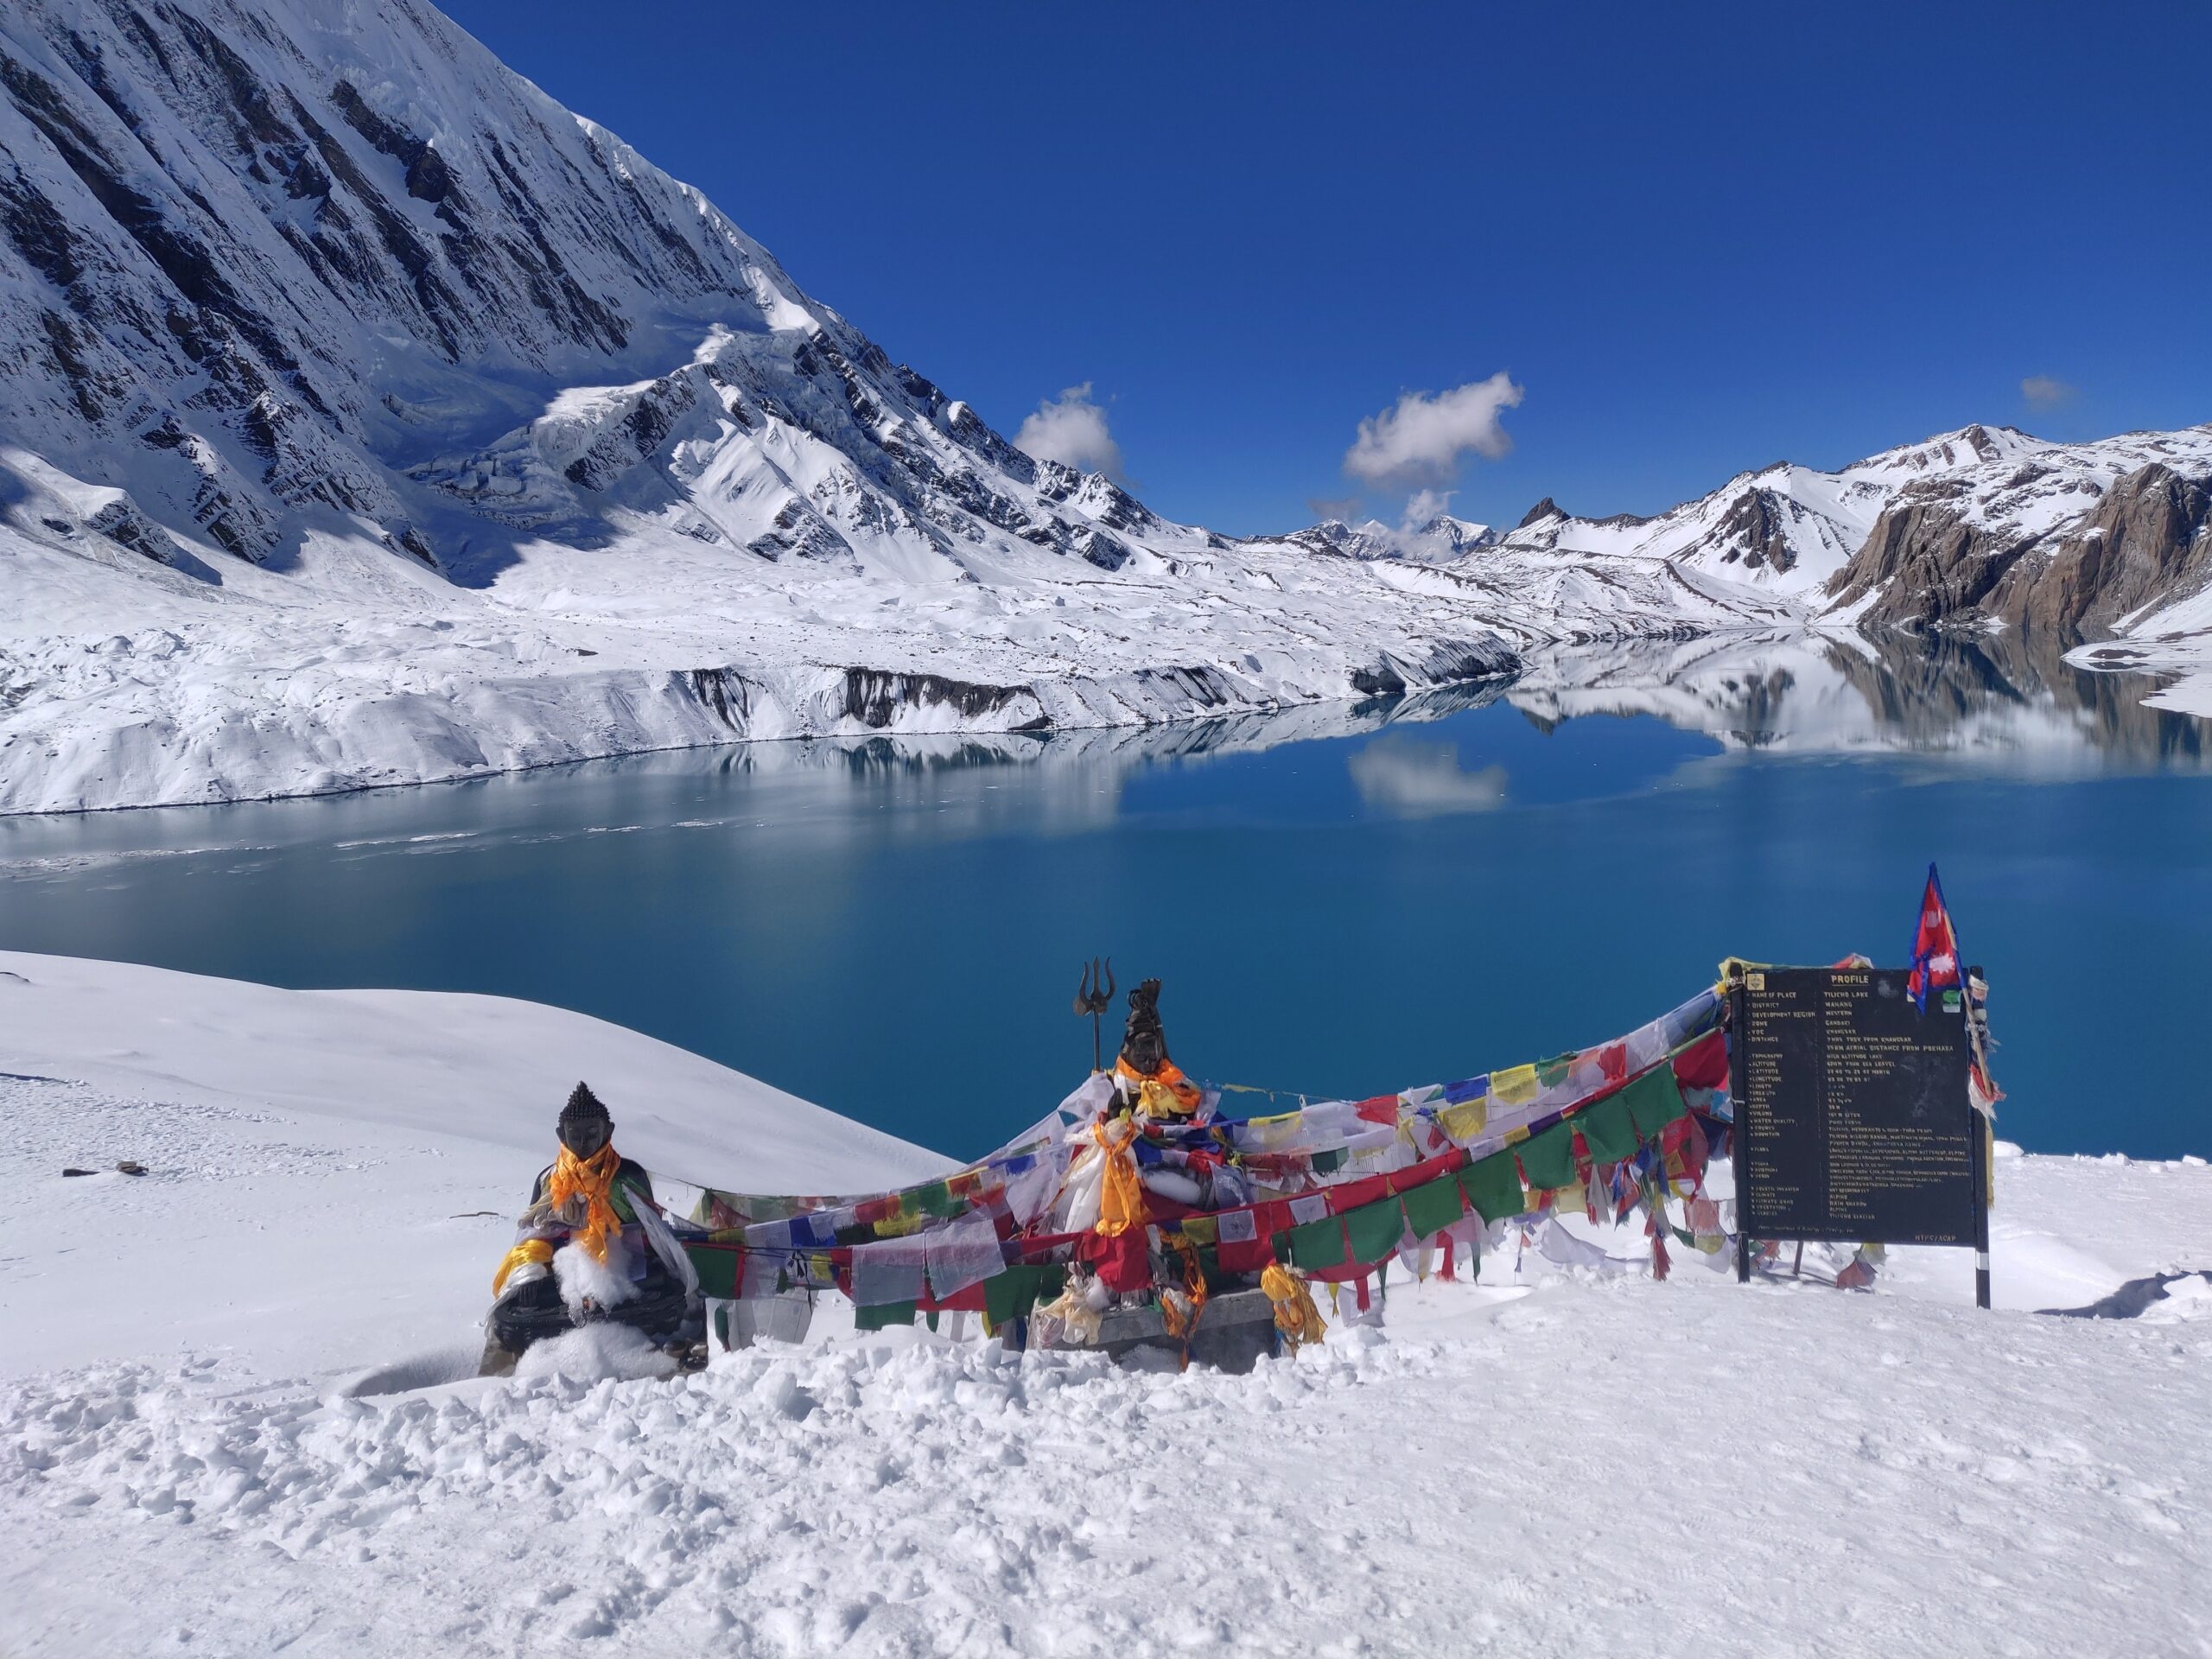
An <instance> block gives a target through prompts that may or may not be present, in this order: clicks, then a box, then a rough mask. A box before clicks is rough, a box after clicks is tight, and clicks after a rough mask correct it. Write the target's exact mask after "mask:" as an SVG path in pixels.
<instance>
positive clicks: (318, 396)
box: [0, 0, 2212, 811]
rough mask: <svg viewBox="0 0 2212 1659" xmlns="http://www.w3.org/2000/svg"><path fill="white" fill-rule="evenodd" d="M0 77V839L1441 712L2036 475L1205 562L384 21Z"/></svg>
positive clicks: (585, 140)
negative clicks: (949, 737)
mask: <svg viewBox="0 0 2212 1659" xmlns="http://www.w3.org/2000/svg"><path fill="white" fill-rule="evenodd" d="M0 90H3V91H4V92H5V97H4V99H0V319H3V320H4V322H5V328H4V331H3V332H0V588H4V590H5V592H6V594H7V596H8V600H9V603H8V604H7V605H6V606H5V607H0V810H17V811H21V810H69V809H75V808H83V807H98V806H112V805H123V804H141V803H164V802H178V801H192V800H213V799H226V798H237V797H240V796H253V795H267V794H284V793H299V792H307V791H320V790H328V789H338V788H346V787H354V786H359V785H370V784H377V783H397V782H410V781H420V780H427V779H439V778H450V777H460V776H467V775H472V774H474V773H477V772H483V771H487V770H497V769H503V768H512V767H517V766H531V765H537V764H543V763H546V762H550V761H556V760H568V759H574V758H578V757H582V756H587V755H596V754H607V753H622V752H629V751H636V750H642V749H651V748H658V747H685V746H691V745H697V744H704V743H715V742H723V741H729V740H730V739H732V738H733V737H738V736H777V735H786V734H795V733H802V732H828V731H858V730H868V729H884V728H893V729H903V730H916V729H918V730H948V729H970V730H972V729H988V730H1015V729H1029V730H1037V729H1045V728H1065V727H1080V726H1094V725H1109V724H1118V723H1129V722H1141V721H1153V720H1160V719H1168V718H1176V717H1182V716H1189V715H1211V714H1217V713H1221V712H1224V711H1233V710H1252V709H1269V708H1274V707H1279V706H1281V705H1283V704H1286V703H1290V702H1306V701H1315V700H1328V699H1341V698H1347V697H1353V696H1372V695H1377V694H1391V693H1395V692H1397V691H1400V690H1409V689H1420V688H1422V687H1427V686H1435V685H1442V684H1450V683H1462V682H1466V681H1469V680H1473V679H1478V678H1482V677H1494V676H1496V675H1498V674H1500V673H1502V672H1505V671H1510V670H1511V669H1512V668H1513V667H1514V666H1515V665H1516V663H1517V662H1518V660H1519V659H1520V653H1521V652H1523V651H1525V650H1526V649H1528V648H1529V647H1530V646H1532V645H1548V644H1552V643H1555V642H1559V641H1562V640H1566V641H1581V640H1591V639H1622V638H1631V637H1646V636H1655V635H1656V636H1662V637H1665V636H1675V635H1683V634H1693V633H1709V632H1724V631H1729V630H1734V629H1739V628H1746V627H1758V628H1772V627H1774V626H1790V625H1803V624H1805V623H1806V622H1807V621H1808V620H1810V619H1811V618H1813V616H1814V615H1815V613H1816V612H1818V611H1820V610H1821V608H1822V607H1823V606H1825V605H1827V602H1828V601H1827V597H1826V595H1825V594H1823V593H1822V592H1821V588H1822V584H1823V583H1825V582H1827V581H1828V579H1829V578H1830V577H1832V576H1834V575H1836V574H1837V573H1839V572H1840V571H1842V570H1843V569H1844V568H1845V567H1846V565H1847V563H1849V562H1850V561H1851V560H1852V559H1853V556H1855V555H1856V554H1857V553H1858V551H1859V549H1860V548H1861V546H1862V545H1863V544H1865V543H1866V542H1867V538H1868V537H1869V536H1870V535H1871V534H1872V532H1873V531H1874V528H1875V526H1876V525H1877V524H1878V522H1880V521H1882V519H1883V516H1884V514H1885V512H1887V511H1888V510H1889V508H1890V506H1891V503H1892V501H1893V500H1894V499H1898V498H1899V497H1900V496H1901V495H1903V494H1904V493H1910V491H1912V490H1914V489H1918V488H1922V487H1923V486H1925V487H1928V488H1936V487H1939V486H1940V487H1948V481H1949V480H1955V479H1956V478H1957V477H1960V476H1962V475H1964V474H1968V473H1973V472H1974V469H1975V468H1977V467H1986V465H1988V464H1989V463H1990V461H1991V456H1990V455H1988V454H1984V453H1983V451H1984V450H1985V449H1988V448H1994V450H1995V451H1997V452H1999V453H2000V454H2012V453H2013V452H2014V451H2017V452H2018V453H2019V454H2022V455H2027V454H2030V452H2032V453H2033V454H2034V455H2035V456H2036V457H2038V458H2039V459H2038V460H2037V462H2036V464H2037V465H2047V466H2048V467H2050V470H2051V472H2052V474H2053V475H2054V476H2061V477H2063V476H2070V475H2071V474H2069V473H2068V467H2070V466H2072V465H2073V464H2074V463H2073V462H2071V461H2064V460H2063V459H2060V460H2052V459H2051V458H2050V457H2051V456H2052V455H2053V454H2057V453H2058V452H2057V447H2056V446H2050V445H2040V444H2038V443H2037V441H2035V440H2032V439H2028V438H2025V437H2024V436H2022V435H2005V434H1998V435H1992V434H1989V433H1985V432H1982V431H1981V430H1980V429H1969V431H1968V432H1967V433H1965V434H1958V435H1952V436H1951V437H1949V438H1947V439H1939V440H1934V441H1931V442H1929V443H1928V444H1923V445H1918V446H1914V447H1913V448H1911V449H1908V450H1900V451H1894V452H1891V454H1888V455H1885V456H1878V457H1875V458H1873V459H1872V460H1871V461H1866V462H1862V463H1860V464H1859V466H1858V467H1853V468H1848V469H1846V471H1845V472H1844V473H1841V474H1816V473H1812V472H1809V471H1808V470H1806V469H1803V468H1797V467H1777V468H1770V469H1769V470H1768V471H1767V472H1764V473H1761V474H1746V475H1745V477H1743V478H1741V479H1738V480H1732V483H1731V485H1730V486H1726V488H1725V489H1724V490H1723V491H1721V492H1719V493H1716V494H1715V495H1714V496H1713V497H1708V498H1706V499H1704V500H1702V501H1699V502H1693V503H1690V504H1688V505H1685V506H1683V507H1681V508H1678V509H1676V510H1675V512H1672V513H1669V514H1667V515H1664V516H1662V518H1657V519H1653V520H1649V521H1625V520H1607V521H1601V522H1595V523H1592V522H1589V521H1584V520H1579V519H1573V518H1568V517H1567V516H1566V515H1565V514H1562V513H1560V512H1558V511H1557V510H1556V509H1553V510H1551V511H1549V512H1543V511H1541V510H1540V511H1539V512H1538V513H1537V514H1534V515H1532V516H1531V520H1530V522H1529V523H1527V524H1523V525H1522V526H1521V528H1520V529H1518V530H1516V531H1512V532H1510V533H1509V534H1507V535H1505V536H1503V537H1500V536H1498V535H1497V534H1496V533H1495V532H1494V531H1491V530H1489V529H1488V528H1487V527H1485V526H1482V525H1478V524H1469V523H1467V522H1465V521H1464V520H1460V519H1457V518H1451V517H1449V516H1448V515H1440V516H1438V517H1435V518H1432V519H1431V520H1430V521H1428V522H1427V523H1426V524H1421V525H1419V526H1418V527H1413V526H1408V527H1402V528H1395V529H1394V528H1391V527H1389V526H1385V525H1382V524H1372V523H1370V524H1362V525H1358V526H1349V525H1344V524H1323V525H1319V526H1316V527H1314V528H1313V529H1312V530H1308V531H1300V532H1297V533H1295V534H1293V535H1288V536H1283V537H1254V538H1246V539H1239V540H1232V539H1230V538H1227V537H1222V536H1218V535H1216V534H1212V533H1211V532H1209V531H1205V530H1203V529H1200V528H1197V527H1194V526H1191V525H1185V524H1176V523H1173V522H1171V521H1169V520H1167V519H1166V518H1161V517H1160V515H1158V514H1156V513H1154V512H1152V511H1150V510H1149V509H1148V508H1147V507H1146V506H1145V505H1143V504H1141V502H1139V501H1137V500H1136V499H1134V498H1133V497H1131V496H1130V495H1129V494H1128V493H1127V492H1126V491H1124V490H1122V488H1120V487H1119V486H1116V485H1115V484H1114V483H1113V482H1111V481H1110V480H1107V479H1105V478H1103V477H1102V476H1100V475H1098V474H1088V473H1083V472H1079V471H1077V470H1074V469H1072V468H1070V467H1065V466H1061V465H1059V464H1058V463H1055V462H1052V461H1039V460H1036V459H1034V458H1033V457H1031V456H1029V455H1027V454H1024V453H1023V452H1022V451H1020V449H1018V448H1014V446H1013V445H1012V444H1010V443H1009V442H1007V441H1006V439H1004V438H1003V437H1002V436H1001V435H999V433H997V432H996V431H995V430H994V429H992V428H991V427H990V426H989V425H988V423H986V422H985V421H984V420H983V419H982V417H981V416H979V415H978V414H977V413H976V411H975V410H973V409H972V408H970V407H969V405H968V404H965V403H963V402H962V401H960V400H959V399H957V398H956V397H951V396H950V395H948V394H947V393H946V392H944V391H940V390H939V389H938V387H937V386H936V385H933V384H932V383H931V382H930V381H929V380H928V379H926V378H924V377H923V376H922V375H921V374H919V373H918V372H915V371H913V370H912V369H910V368H907V367H905V366H903V365H896V364H893V362H892V361H891V360H890V359H889V358H888V357H887V355H886V354H885V353H883V352H882V351H881V350H880V349H879V348H878V347H877V346H875V345H874V343H873V342H871V341H870V340H868V338H867V337H866V336H865V335H864V334H861V332H860V331H859V330H858V329H857V328H855V327H853V326H852V325H851V324H850V323H849V322H848V321H846V320H845V319H843V318H842V316H840V315H838V314H837V313H836V312H835V311H833V310H831V309H830V308H829V307H827V306H825V305H823V304H821V303H820V302H817V301H816V300H814V299H812V298H811V297H810V296H808V295H807V294H806V293H805V292H804V290H803V289H800V288H799V286H798V284H797V283H795V282H794V281H793V280H792V279H791V277H790V276H789V274H788V273H786V272H785V270H783V268H782V267H781V266H780V265H779V264H778V263H777V262H776V260H775V259H774V258H773V257H772V256H771V255H770V254H769V253H768V252H767V251H766V250H765V249H763V248H761V247H760V245H758V244H757V243H755V242H753V240H752V239H751V238H748V237H747V236H746V235H745V234H744V232H742V231H741V230H740V229H739V228H738V227H737V226H735V225H734V224H733V223H731V222H730V220H729V219H727V218H725V217H724V216H723V215H722V214H721V213H720V212H719V211H717V210H716V209H715V207H713V206H712V205H711V204H710V203H709V202H707V201H706V200H704V199H703V198H702V197H701V196H700V195H699V194H698V193H697V192H696V191H695V190H692V189H690V188H688V187H686V186H684V185H683V184H681V183H679V182H677V181H675V180H673V179H671V178H670V177H669V176H668V175H665V174H664V173H662V172H661V171H659V169H658V168H655V167H653V166H652V164H651V163H650V162H646V161H645V159H644V158H643V157H641V156H638V155H637V154H636V153H635V152H634V151H632V149H629V148H628V147H627V146H626V145H625V144H623V143H621V141H620V139H618V138H616V137H614V136H613V135H612V134H610V133H608V132H607V131H606V130H603V129H601V128H600V127H598V126H597V125H595V124H593V123H591V122H590V121H588V120H585V119H583V118H580V117H578V116H575V115H574V114H572V113H570V112H569V111H566V110H564V109H563V108H562V107H561V106H560V105H557V104H556V103H554V102H553V100H551V99H549V98H547V97H546V96H545V95H544V94H543V92H540V91H538V90H537V88H536V87H535V86H531V85H530V84H529V83H528V82H526V81H524V80H523V79H521V78H520V77H518V76H517V75H515V74H514V73H512V72H511V71H509V70H507V69H506V68H505V67H504V66H502V65H500V64H499V62H498V61H497V60H495V59H494V58H493V57H492V55H491V54H489V53H487V52H486V51H485V50H484V48H482V47H480V45H479V44H478V43H477V42H475V41H474V40H472V39H470V38H469V37H468V36H467V35H466V34H464V33H463V32H462V31H461V30H460V29H457V28H456V27H455V26H454V24H452V23H451V22H449V21H448V20H447V19H446V18H444V17H443V16H441V15H440V14H439V13H438V12H436V11H435V10H432V9H431V8H430V7H429V6H427V5H424V4H420V3H416V0H257V3H250V4H249V3H245V0H172V3H167V4H163V5H161V6H157V7H147V6H142V5H139V4H137V3H133V0H20V3H17V4H16V5H14V6H11V7H10V8H8V9H7V10H5V11H4V12H0ZM2115 442H2120V443H2124V442H2128V441H2115ZM2166 442H2169V443H2170V445H2171V446H2172V448H2173V454H2172V455H2171V456H2170V457H2169V459H2170V460H2171V461H2172V462H2173V464H2175V465H2177V466H2184V467H2196V471H2195V472H2190V473H2189V474H2188V476H2190V477H2197V476H2200V475H2201V474H2202V472H2203V470H2204V469H2203V468H2202V467H2201V466H2199V465H2198V463H2197V461H2193V460H2190V456H2197V455H2201V454H2202V451H2203V450H2204V449H2205V448H2207V447H2212V440H2208V439H2207V438H2206V437H2205V435H2203V434H2201V433H2199V434H2185V435H2176V436H2175V437H2174V438H2173V439H2171V440H2169V441H2166ZM2008 446H2009V448H2008ZM2091 448H2095V446H2091ZM2073 453H2074V452H2070V451H2069V452H2064V454H2073ZM2102 465H2103V463H2101V462H2099V463H2096V464H2095V465H2094V466H2092V467H2091V471H2092V472H2094V473H2095V474H2096V476H2097V477H2099V478H2101V477H2103V473H2102V472H2098V471H2097V470H2096V469H2097V467H2101V466H2102ZM2106 470H2107V471H2108V470H2110V469H2109V468H2106ZM1974 487H1977V488H1978V487H1980V486H1974ZM2054 487H2055V486H2054ZM2087 504H2088V497H2086V496H2085V497H2084V498H2083V505H2087ZM1907 539H1908V541H1909V540H1910V538H1909V537H1908V538H1907ZM1894 577H1895V573H1894V572H1889V573H1887V574H1883V575H1879V576H1878V579H1877V580H1878V585H1879V586H1881V587H1882V588H1883V590H1884V591H1885V593H1887V592H1891V591H1892V590H1895V589H1897V588H1898V587H1899V583H1898V582H1897V581H1896V580H1895V579H1894ZM1907 585H1909V583H1908V584H1907ZM1849 603H1850V604H1851V605H1853V606H1856V607H1859V610H1865V609H1866V606H1865V605H1864V604H1862V603H1861V601H1859V599H1857V598H1853V600H1851V601H1849ZM1853 613H1854V614H1855V613H1857V612H1855V611H1854V612H1853Z"/></svg>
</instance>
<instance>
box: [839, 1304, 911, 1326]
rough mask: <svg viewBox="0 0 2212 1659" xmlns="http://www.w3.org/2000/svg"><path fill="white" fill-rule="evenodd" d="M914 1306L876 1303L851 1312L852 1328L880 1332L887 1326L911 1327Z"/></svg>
mask: <svg viewBox="0 0 2212 1659" xmlns="http://www.w3.org/2000/svg"><path fill="white" fill-rule="evenodd" d="M913 1322H914V1304H913V1303H912V1302H878V1303H876V1304H875V1305H874V1306H871V1307H856V1308H855V1309H854V1310H853V1328H854V1329H855V1330H857V1331H880V1330H882V1329H883V1327H884V1326H885V1325H912V1323H913Z"/></svg>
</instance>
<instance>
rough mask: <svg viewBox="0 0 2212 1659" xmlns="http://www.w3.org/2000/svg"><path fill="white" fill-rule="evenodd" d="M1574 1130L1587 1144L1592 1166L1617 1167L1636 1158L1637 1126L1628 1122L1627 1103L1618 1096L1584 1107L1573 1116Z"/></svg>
mask: <svg viewBox="0 0 2212 1659" xmlns="http://www.w3.org/2000/svg"><path fill="white" fill-rule="evenodd" d="M1574 1127H1575V1128H1578V1129H1580V1130H1581V1131H1582V1138H1583V1140H1584V1141H1586V1142H1588V1144H1589V1147H1590V1158H1591V1161H1592V1162H1593V1163H1599V1164H1617V1163H1618V1162H1620V1160H1622V1159H1624V1158H1633V1157H1635V1156H1636V1143H1637V1133H1636V1125H1635V1124H1634V1123H1632V1122H1630V1121H1629V1110H1628V1102H1627V1101H1626V1100H1625V1099H1624V1098H1623V1097H1622V1096H1619V1095H1607V1096H1605V1099H1603V1100H1601V1101H1599V1102H1597V1103H1594V1104H1592V1105H1589V1106H1585V1107H1584V1108H1583V1109H1581V1110H1580V1111H1579V1112H1577V1113H1576V1114H1575V1115H1574Z"/></svg>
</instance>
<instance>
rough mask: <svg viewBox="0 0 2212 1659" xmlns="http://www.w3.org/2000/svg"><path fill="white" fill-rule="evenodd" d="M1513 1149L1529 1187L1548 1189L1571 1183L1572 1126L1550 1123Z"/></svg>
mask: <svg viewBox="0 0 2212 1659" xmlns="http://www.w3.org/2000/svg"><path fill="white" fill-rule="evenodd" d="M1514 1150H1515V1151H1516V1152H1517V1153H1519V1154H1521V1173H1522V1174H1524V1175H1526V1176H1527V1177H1528V1178H1529V1186H1530V1187H1531V1188H1534V1189H1538V1190H1542V1191H1548V1190H1549V1189H1551V1188H1553V1187H1558V1186H1573V1185H1574V1127H1573V1124H1571V1123H1566V1122H1560V1123H1554V1124H1553V1125H1552V1126H1551V1128H1548V1129H1546V1130H1545V1131H1544V1132H1543V1133H1542V1134H1541V1135H1530V1136H1529V1138H1528V1139H1527V1140H1526V1141H1522V1143H1521V1144H1520V1145H1519V1146H1517V1147H1515V1148H1514Z"/></svg>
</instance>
